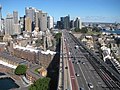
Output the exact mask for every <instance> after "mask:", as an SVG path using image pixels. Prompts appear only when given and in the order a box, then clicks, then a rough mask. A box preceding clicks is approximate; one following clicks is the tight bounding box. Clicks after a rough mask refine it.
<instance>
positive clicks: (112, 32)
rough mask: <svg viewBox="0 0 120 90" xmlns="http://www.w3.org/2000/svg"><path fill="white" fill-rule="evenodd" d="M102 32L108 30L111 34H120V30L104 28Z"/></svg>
mask: <svg viewBox="0 0 120 90" xmlns="http://www.w3.org/2000/svg"><path fill="white" fill-rule="evenodd" d="M102 32H108V33H111V34H114V33H115V34H120V30H105V29H104V30H102Z"/></svg>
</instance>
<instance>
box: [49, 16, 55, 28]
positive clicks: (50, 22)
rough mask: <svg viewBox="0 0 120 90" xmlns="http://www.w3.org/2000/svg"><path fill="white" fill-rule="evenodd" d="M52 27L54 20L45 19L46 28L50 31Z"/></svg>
mask: <svg viewBox="0 0 120 90" xmlns="http://www.w3.org/2000/svg"><path fill="white" fill-rule="evenodd" d="M53 27H54V19H53V17H52V16H48V17H47V28H48V29H51V28H53Z"/></svg>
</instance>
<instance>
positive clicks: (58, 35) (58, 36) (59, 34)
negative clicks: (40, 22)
mask: <svg viewBox="0 0 120 90" xmlns="http://www.w3.org/2000/svg"><path fill="white" fill-rule="evenodd" d="M61 36H62V33H57V34H55V39H56V41H57V43H58V42H59V40H60V38H61Z"/></svg>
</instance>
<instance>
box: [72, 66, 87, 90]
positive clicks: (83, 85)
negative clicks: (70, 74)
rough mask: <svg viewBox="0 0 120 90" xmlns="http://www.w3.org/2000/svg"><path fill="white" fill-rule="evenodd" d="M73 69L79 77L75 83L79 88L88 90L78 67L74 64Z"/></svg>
mask: <svg viewBox="0 0 120 90" xmlns="http://www.w3.org/2000/svg"><path fill="white" fill-rule="evenodd" d="M74 68H75V70H76V72H77V73H78V74H79V75H80V76H77V81H78V84H79V88H80V87H83V88H84V89H85V90H89V88H88V85H87V84H86V81H85V79H84V77H83V74H82V72H81V71H80V69H79V67H78V65H76V64H74Z"/></svg>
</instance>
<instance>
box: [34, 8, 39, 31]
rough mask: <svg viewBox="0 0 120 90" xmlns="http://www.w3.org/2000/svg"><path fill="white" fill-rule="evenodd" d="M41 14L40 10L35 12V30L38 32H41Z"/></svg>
mask: <svg viewBox="0 0 120 90" xmlns="http://www.w3.org/2000/svg"><path fill="white" fill-rule="evenodd" d="M39 14H40V11H39V10H37V9H36V10H35V30H36V31H39V23H40V22H39Z"/></svg>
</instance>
